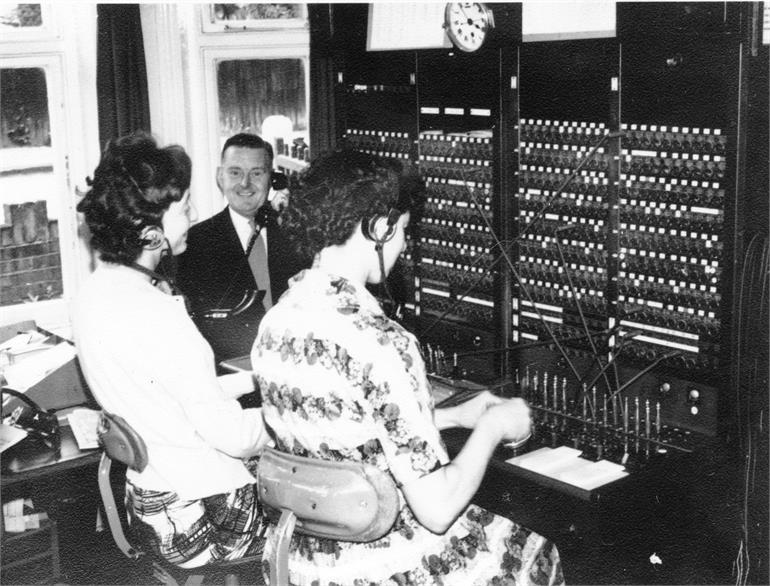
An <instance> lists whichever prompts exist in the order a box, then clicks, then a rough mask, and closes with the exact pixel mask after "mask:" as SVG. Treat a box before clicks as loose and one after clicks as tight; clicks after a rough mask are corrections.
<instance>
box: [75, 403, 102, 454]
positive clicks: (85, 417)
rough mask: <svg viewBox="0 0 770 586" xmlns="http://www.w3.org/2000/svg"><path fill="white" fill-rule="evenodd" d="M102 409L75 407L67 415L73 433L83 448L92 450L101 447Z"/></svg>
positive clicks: (79, 445)
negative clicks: (98, 432) (99, 434)
mask: <svg viewBox="0 0 770 586" xmlns="http://www.w3.org/2000/svg"><path fill="white" fill-rule="evenodd" d="M101 413H102V412H101V411H95V410H93V409H75V410H74V411H72V413H70V414H69V415H67V421H68V422H69V424H70V427H71V428H72V434H73V435H74V436H75V439H76V440H77V442H78V447H79V448H80V449H81V450H91V449H94V448H98V447H99V436H98V434H97V430H98V428H99V418H100V417H101Z"/></svg>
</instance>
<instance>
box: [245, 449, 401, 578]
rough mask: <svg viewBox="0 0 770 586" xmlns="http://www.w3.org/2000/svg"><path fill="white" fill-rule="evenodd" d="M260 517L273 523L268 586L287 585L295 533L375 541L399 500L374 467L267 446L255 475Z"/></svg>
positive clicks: (386, 478) (394, 514)
mask: <svg viewBox="0 0 770 586" xmlns="http://www.w3.org/2000/svg"><path fill="white" fill-rule="evenodd" d="M257 487H258V491H259V498H260V500H261V502H262V505H263V508H264V511H265V514H266V515H267V516H268V517H269V518H271V519H272V520H273V521H276V522H277V523H278V528H277V533H278V536H277V544H276V548H275V550H274V552H273V558H272V559H270V560H266V561H267V562H268V564H269V568H270V584H271V586H283V585H286V584H288V549H289V542H290V541H291V537H292V534H293V533H294V531H297V532H298V533H301V534H304V535H310V536H314V537H321V538H326V539H335V540H338V541H354V542H366V541H374V540H375V539H379V538H380V537H382V536H383V535H385V534H386V533H387V532H388V530H390V528H391V527H392V526H393V523H394V522H395V521H396V517H397V516H398V511H399V508H400V507H399V496H398V490H397V489H396V484H395V482H394V481H393V478H392V477H391V476H390V475H389V474H387V473H386V472H383V471H382V470H380V469H379V468H377V467H375V466H372V465H369V464H359V463H355V462H330V461H326V460H318V459H315V458H305V457H302V456H295V455H292V454H286V453H283V452H279V451H277V450H274V449H272V448H266V449H265V451H264V452H263V454H262V457H261V458H260V460H259V468H258V471H257Z"/></svg>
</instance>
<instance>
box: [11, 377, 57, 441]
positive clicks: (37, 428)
mask: <svg viewBox="0 0 770 586" xmlns="http://www.w3.org/2000/svg"><path fill="white" fill-rule="evenodd" d="M2 393H5V394H8V395H12V396H14V397H17V398H18V399H21V400H22V401H23V402H24V403H26V405H19V406H17V407H16V408H15V409H14V410H13V412H12V413H11V414H10V415H9V416H8V417H7V420H6V416H5V414H2V413H0V415H2V419H3V423H7V424H8V425H13V426H15V427H18V428H19V429H23V430H24V431H26V432H27V434H28V436H29V437H30V438H31V439H32V440H33V441H36V442H42V443H43V444H44V445H45V446H46V447H47V448H50V449H52V450H58V449H59V447H60V446H61V432H60V430H59V420H58V419H57V417H56V413H55V412H54V411H52V410H51V411H44V410H43V409H42V408H41V407H40V406H39V405H38V404H37V403H35V401H33V400H32V399H30V398H29V397H27V396H26V395H25V394H24V393H20V392H19V391H15V390H13V389H9V388H7V387H3V388H2V390H0V394H2Z"/></svg>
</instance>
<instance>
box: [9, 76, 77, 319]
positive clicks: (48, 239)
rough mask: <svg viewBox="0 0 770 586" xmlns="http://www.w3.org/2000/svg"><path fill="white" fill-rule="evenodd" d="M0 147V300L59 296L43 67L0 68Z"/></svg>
mask: <svg viewBox="0 0 770 586" xmlns="http://www.w3.org/2000/svg"><path fill="white" fill-rule="evenodd" d="M0 149H2V150H1V151H0V194H2V195H0V201H2V204H3V216H2V218H0V220H2V222H1V223H0V275H1V276H0V305H13V304H17V303H22V302H31V301H39V300H45V299H55V298H59V297H61V295H62V271H61V256H60V254H59V230H58V216H59V206H58V198H57V197H56V194H57V193H58V190H57V186H56V181H55V177H54V168H53V153H52V149H51V130H50V121H49V113H48V90H47V84H46V75H45V70H44V69H41V68H18V69H16V68H8V69H0Z"/></svg>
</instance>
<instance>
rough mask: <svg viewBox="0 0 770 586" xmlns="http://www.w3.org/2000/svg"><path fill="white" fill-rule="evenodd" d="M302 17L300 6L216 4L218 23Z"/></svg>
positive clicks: (215, 10)
mask: <svg viewBox="0 0 770 586" xmlns="http://www.w3.org/2000/svg"><path fill="white" fill-rule="evenodd" d="M301 17H302V6H301V5H300V4H214V18H215V20H216V21H223V20H283V19H289V18H301Z"/></svg>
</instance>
